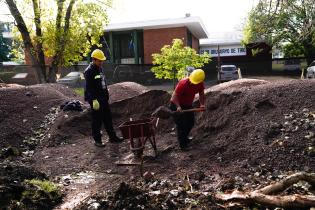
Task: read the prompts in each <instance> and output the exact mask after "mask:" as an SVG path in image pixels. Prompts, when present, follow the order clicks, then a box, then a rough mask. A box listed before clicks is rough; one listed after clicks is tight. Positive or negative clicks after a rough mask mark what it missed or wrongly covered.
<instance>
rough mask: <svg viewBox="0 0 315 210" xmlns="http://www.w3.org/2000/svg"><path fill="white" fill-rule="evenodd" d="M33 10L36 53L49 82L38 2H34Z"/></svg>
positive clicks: (35, 0) (34, 0) (36, 0)
mask: <svg viewBox="0 0 315 210" xmlns="http://www.w3.org/2000/svg"><path fill="white" fill-rule="evenodd" d="M33 8H34V21H35V26H36V37H37V40H36V43H35V44H36V51H37V57H38V61H39V65H40V68H41V71H42V72H43V75H44V78H45V80H46V82H47V76H46V64H45V55H44V51H43V44H42V40H41V37H42V36H43V35H42V26H41V19H40V17H41V10H40V5H39V2H38V0H33Z"/></svg>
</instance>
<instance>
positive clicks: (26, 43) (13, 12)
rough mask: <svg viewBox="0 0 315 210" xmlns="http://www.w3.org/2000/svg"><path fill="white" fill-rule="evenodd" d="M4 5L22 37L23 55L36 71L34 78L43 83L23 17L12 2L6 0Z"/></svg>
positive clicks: (11, 0)
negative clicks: (27, 56)
mask: <svg viewBox="0 0 315 210" xmlns="http://www.w3.org/2000/svg"><path fill="white" fill-rule="evenodd" d="M6 3H7V5H8V7H9V10H10V12H11V15H12V16H13V17H14V19H15V21H16V24H17V27H18V29H19V31H20V33H21V35H22V39H23V43H24V50H25V53H27V54H29V55H30V58H31V62H32V65H33V66H34V67H35V69H36V76H37V79H38V82H39V83H42V82H45V77H44V74H43V72H42V69H41V68H40V65H39V61H38V59H37V56H36V53H35V48H34V46H33V43H32V40H31V37H30V34H29V32H28V30H27V27H26V25H25V22H24V20H23V17H22V15H21V13H20V11H19V10H18V8H17V6H16V4H15V1H14V0H6Z"/></svg>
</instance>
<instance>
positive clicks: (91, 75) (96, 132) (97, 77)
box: [84, 49, 122, 147]
mask: <svg viewBox="0 0 315 210" xmlns="http://www.w3.org/2000/svg"><path fill="white" fill-rule="evenodd" d="M91 57H92V63H91V64H90V65H89V66H88V67H87V68H86V69H85V71H84V77H85V81H86V85H85V92H84V95H85V96H84V97H85V100H86V101H88V103H89V104H90V106H91V109H92V135H93V138H94V141H95V145H96V146H98V147H104V146H105V145H104V144H103V143H102V138H101V127H102V123H104V125H105V130H106V132H107V134H108V136H109V142H113V143H115V142H121V140H122V139H120V138H118V137H117V135H116V133H115V130H114V128H113V123H112V114H111V110H110V107H109V103H108V100H109V93H108V89H107V84H106V80H105V75H104V70H103V68H102V63H103V61H105V60H106V57H105V55H104V53H103V52H102V51H101V50H99V49H96V50H94V51H93V52H92V55H91Z"/></svg>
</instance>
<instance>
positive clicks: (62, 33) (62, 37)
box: [49, 0, 76, 78]
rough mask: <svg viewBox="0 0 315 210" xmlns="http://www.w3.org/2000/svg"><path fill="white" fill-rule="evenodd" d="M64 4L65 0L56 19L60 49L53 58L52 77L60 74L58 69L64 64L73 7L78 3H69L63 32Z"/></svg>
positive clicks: (72, 0)
mask: <svg viewBox="0 0 315 210" xmlns="http://www.w3.org/2000/svg"><path fill="white" fill-rule="evenodd" d="M64 2H65V1H64V0H59V1H58V14H57V19H56V33H57V36H56V37H57V39H56V43H58V46H59V47H58V48H57V50H56V52H55V55H54V57H53V61H52V67H51V69H50V71H49V75H50V76H54V75H56V73H57V72H58V67H59V66H60V65H62V64H63V52H64V50H65V46H66V42H67V39H68V32H69V28H70V18H71V13H72V9H73V5H74V3H75V2H76V0H71V1H70V3H69V6H68V8H67V11H66V16H65V18H64V20H65V25H64V28H63V30H62V29H61V14H62V11H63V6H64ZM54 78H55V77H54Z"/></svg>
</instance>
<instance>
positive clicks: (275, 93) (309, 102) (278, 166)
mask: <svg viewBox="0 0 315 210" xmlns="http://www.w3.org/2000/svg"><path fill="white" fill-rule="evenodd" d="M314 84H315V82H314V81H313V80H290V81H282V82H277V83H269V82H265V81H261V80H238V81H233V82H229V83H226V84H221V85H218V86H215V87H212V88H209V89H208V90H207V94H206V112H205V113H204V114H199V115H198V117H197V119H196V122H197V125H196V126H195V128H194V130H193V133H194V135H196V136H199V138H200V139H199V140H200V142H199V144H200V145H199V146H198V148H200V149H201V150H200V151H199V152H200V155H198V157H200V158H201V159H202V160H201V161H204V160H205V157H207V159H209V160H211V161H214V162H220V163H222V164H223V165H226V166H228V165H230V166H240V167H243V168H244V169H246V168H247V169H250V168H252V167H264V168H265V169H267V170H269V171H291V170H307V171H308V170H310V171H314V169H315V161H314V158H313V157H312V156H313V155H314V151H313V148H314V146H315V144H314V140H315V139H314V131H315V115H314V114H313V113H314V111H315V98H314V94H315V90H314V89H313V88H312V87H314ZM197 159H198V158H197ZM197 162H199V161H197ZM203 165H204V164H203Z"/></svg>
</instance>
